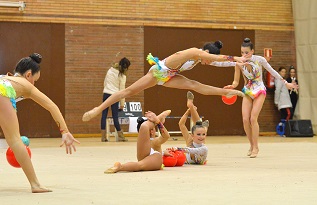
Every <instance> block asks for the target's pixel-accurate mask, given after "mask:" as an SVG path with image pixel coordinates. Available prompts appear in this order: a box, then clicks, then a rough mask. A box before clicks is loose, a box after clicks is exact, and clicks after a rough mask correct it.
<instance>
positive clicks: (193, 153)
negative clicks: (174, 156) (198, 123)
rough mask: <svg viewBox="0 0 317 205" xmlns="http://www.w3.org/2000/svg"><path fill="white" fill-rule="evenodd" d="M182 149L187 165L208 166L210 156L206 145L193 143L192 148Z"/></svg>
mask: <svg viewBox="0 0 317 205" xmlns="http://www.w3.org/2000/svg"><path fill="white" fill-rule="evenodd" d="M180 149H181V150H184V151H185V155H186V162H185V163H186V164H206V161H207V154H208V148H207V146H206V145H204V144H197V143H195V142H193V144H192V146H190V147H186V148H180Z"/></svg>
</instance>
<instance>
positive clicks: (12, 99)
mask: <svg viewBox="0 0 317 205" xmlns="http://www.w3.org/2000/svg"><path fill="white" fill-rule="evenodd" d="M41 60H42V56H41V55H40V54H37V53H33V54H32V55H30V56H29V57H25V58H22V59H21V60H20V61H19V62H18V63H17V65H16V68H15V70H14V73H15V74H14V76H9V75H1V77H0V126H1V128H2V130H3V133H4V136H5V139H6V141H7V143H8V145H9V147H10V148H11V149H12V150H13V153H14V155H15V157H16V159H17V161H18V163H19V164H20V165H21V167H22V169H23V172H24V173H25V175H26V177H27V178H28V180H29V183H30V185H31V191H32V192H33V193H42V192H51V190H50V189H48V188H46V187H44V186H42V185H41V184H40V182H39V181H38V179H37V177H36V174H35V171H34V168H33V165H32V162H31V159H30V157H29V155H28V153H27V151H26V149H25V146H24V144H23V142H22V140H21V138H20V136H21V135H20V131H19V122H18V117H17V110H16V99H24V98H30V99H32V100H34V101H35V102H36V103H38V104H39V105H41V106H42V107H43V108H45V109H46V110H48V111H49V112H50V113H51V115H52V117H53V118H54V120H55V122H56V124H57V126H58V128H59V130H60V132H61V134H62V143H61V145H60V146H61V147H62V146H63V145H65V146H66V153H67V154H68V153H69V154H72V149H73V150H74V151H76V148H75V145H74V144H73V143H74V142H76V143H79V141H77V140H76V139H74V137H73V135H72V134H71V133H70V132H69V130H68V128H67V125H66V123H65V120H64V118H63V116H62V114H61V112H60V110H59V108H58V107H57V105H56V104H55V103H54V102H53V101H52V100H50V99H49V98H48V97H47V96H46V95H45V94H43V93H42V92H41V91H39V90H38V89H37V88H36V87H35V86H34V83H35V82H36V81H37V80H38V79H39V78H40V65H39V64H40V63H41Z"/></svg>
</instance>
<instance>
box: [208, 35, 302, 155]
mask: <svg viewBox="0 0 317 205" xmlns="http://www.w3.org/2000/svg"><path fill="white" fill-rule="evenodd" d="M253 53H254V49H253V44H252V42H251V40H250V39H249V38H246V39H244V41H243V43H242V45H241V55H242V56H250V55H252V56H251V58H250V59H249V60H248V62H246V63H234V62H226V63H222V62H213V63H211V65H214V66H223V67H228V66H235V73H234V81H233V83H232V85H227V86H225V87H224V88H226V89H233V88H236V87H237V86H238V84H239V80H240V72H242V74H243V78H244V81H245V85H244V87H243V89H242V92H243V93H245V95H246V97H244V98H243V100H242V118H243V127H244V131H245V133H246V135H247V137H248V140H249V142H250V149H249V151H248V154H247V155H248V156H249V157H251V158H255V157H256V156H257V154H258V152H259V146H258V136H259V123H258V117H259V114H260V112H261V109H262V106H263V103H264V100H265V97H266V87H265V85H264V83H263V79H262V67H264V68H265V69H266V70H267V71H268V72H270V74H271V75H272V76H274V77H275V78H276V79H280V80H281V81H283V83H285V85H286V87H287V88H288V89H291V88H297V86H295V85H293V84H291V83H287V81H285V80H284V79H283V78H282V77H281V76H280V75H279V74H278V72H276V71H275V70H274V69H273V68H272V67H271V66H270V64H269V63H268V62H267V60H266V59H265V58H264V57H262V56H258V55H253Z"/></svg>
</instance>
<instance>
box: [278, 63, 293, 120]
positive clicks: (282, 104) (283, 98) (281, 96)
mask: <svg viewBox="0 0 317 205" xmlns="http://www.w3.org/2000/svg"><path fill="white" fill-rule="evenodd" d="M278 72H279V74H280V75H281V76H282V77H283V78H285V76H286V68H285V67H280V68H279V69H278ZM274 81H275V82H274V84H275V94H274V104H275V105H276V106H277V108H278V110H279V111H280V113H281V121H282V120H289V119H292V118H293V108H292V103H291V98H290V96H289V92H288V89H287V88H286V86H285V84H284V83H283V82H282V81H281V80H280V79H274Z"/></svg>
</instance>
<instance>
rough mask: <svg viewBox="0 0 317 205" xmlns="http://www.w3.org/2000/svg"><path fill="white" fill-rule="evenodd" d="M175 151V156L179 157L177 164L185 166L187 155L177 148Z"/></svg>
mask: <svg viewBox="0 0 317 205" xmlns="http://www.w3.org/2000/svg"><path fill="white" fill-rule="evenodd" d="M174 153H175V156H176V158H177V162H176V165H175V166H183V165H184V163H185V161H186V156H185V153H184V151H181V150H177V151H175V152H174Z"/></svg>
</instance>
